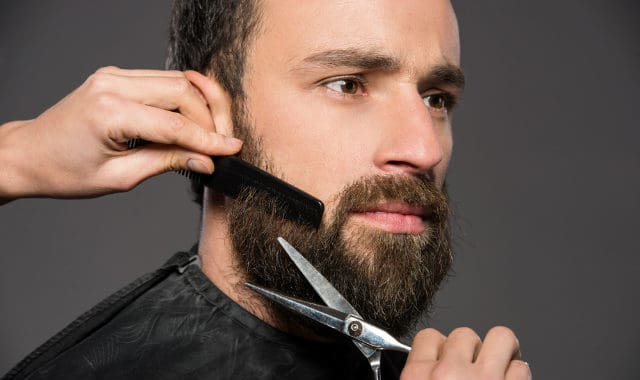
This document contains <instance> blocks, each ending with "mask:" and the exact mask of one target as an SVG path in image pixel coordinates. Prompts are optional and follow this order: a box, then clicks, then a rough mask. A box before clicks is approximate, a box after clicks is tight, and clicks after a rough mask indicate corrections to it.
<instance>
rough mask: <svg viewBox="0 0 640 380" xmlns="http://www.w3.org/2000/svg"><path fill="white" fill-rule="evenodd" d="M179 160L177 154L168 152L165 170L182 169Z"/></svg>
mask: <svg viewBox="0 0 640 380" xmlns="http://www.w3.org/2000/svg"><path fill="white" fill-rule="evenodd" d="M181 162H182V160H181V158H180V156H179V155H178V153H177V152H170V153H169V154H168V155H167V161H166V164H165V166H166V168H167V170H179V169H182V165H181Z"/></svg>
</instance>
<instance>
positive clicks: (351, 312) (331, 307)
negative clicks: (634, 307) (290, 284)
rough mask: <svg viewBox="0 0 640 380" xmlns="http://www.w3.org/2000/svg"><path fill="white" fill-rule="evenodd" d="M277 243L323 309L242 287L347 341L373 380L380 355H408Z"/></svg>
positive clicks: (284, 245)
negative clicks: (366, 364)
mask: <svg viewBox="0 0 640 380" xmlns="http://www.w3.org/2000/svg"><path fill="white" fill-rule="evenodd" d="M278 243H280V245H281V246H282V248H284V250H285V251H286V252H287V254H288V255H289V257H290V258H291V260H292V261H293V263H294V264H295V265H296V266H297V267H298V269H299V270H300V272H302V274H303V275H304V277H305V278H306V279H307V281H309V284H311V286H312V287H313V289H314V290H315V291H316V293H318V295H319V296H320V298H321V299H322V301H324V303H325V304H326V305H327V306H324V305H318V304H315V303H311V302H307V301H303V300H300V299H297V298H293V297H289V296H286V295H284V294H282V293H279V292H276V291H273V290H269V289H265V288H262V287H260V286H257V285H253V284H250V283H246V284H245V285H246V286H247V287H249V288H250V289H252V290H253V291H255V292H257V293H259V294H261V295H263V296H264V297H266V298H268V299H270V300H272V301H274V302H276V303H278V304H280V305H282V306H284V307H286V308H287V309H289V310H292V311H294V312H296V313H298V314H301V315H304V316H306V317H308V318H311V319H313V320H314V321H316V322H318V323H320V324H322V325H324V326H327V327H330V328H332V329H334V330H337V331H339V332H340V333H342V334H344V335H346V336H348V337H349V338H351V340H352V342H353V344H355V345H356V347H357V348H358V349H359V350H360V352H361V353H362V354H363V355H364V356H365V357H366V358H367V360H368V361H369V365H370V366H371V371H372V372H373V379H374V380H381V374H380V356H381V352H382V351H383V350H393V351H401V352H407V353H408V352H409V351H411V347H409V346H407V345H404V344H402V343H400V342H399V341H398V340H397V339H395V338H394V337H393V336H391V334H389V333H388V332H386V331H384V330H383V329H381V328H379V327H376V326H374V325H372V324H370V323H368V322H366V321H365V320H363V319H362V316H360V314H359V313H358V311H357V310H356V309H355V308H354V307H353V306H351V304H350V303H349V302H348V301H347V300H346V299H345V298H344V297H343V296H342V295H341V294H340V293H339V292H338V291H337V290H336V289H335V288H334V287H333V285H331V283H330V282H329V281H328V280H327V279H326V278H325V277H324V276H323V275H322V274H321V273H320V272H318V270H317V269H316V268H314V267H313V265H311V263H309V262H308V261H307V259H305V258H304V257H303V256H302V255H301V254H300V252H298V251H297V250H296V249H295V248H293V246H292V245H291V244H289V242H287V241H286V240H284V239H283V238H282V237H279V238H278Z"/></svg>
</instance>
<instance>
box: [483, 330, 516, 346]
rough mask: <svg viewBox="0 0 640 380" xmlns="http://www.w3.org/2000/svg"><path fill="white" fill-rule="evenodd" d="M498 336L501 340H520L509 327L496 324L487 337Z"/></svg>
mask: <svg viewBox="0 0 640 380" xmlns="http://www.w3.org/2000/svg"><path fill="white" fill-rule="evenodd" d="M489 336H491V337H492V338H497V339H499V340H501V341H516V342H517V341H518V338H517V337H516V334H515V333H514V332H513V330H511V329H510V328H508V327H505V326H495V327H492V328H491V329H490V330H489V331H488V332H487V337H489Z"/></svg>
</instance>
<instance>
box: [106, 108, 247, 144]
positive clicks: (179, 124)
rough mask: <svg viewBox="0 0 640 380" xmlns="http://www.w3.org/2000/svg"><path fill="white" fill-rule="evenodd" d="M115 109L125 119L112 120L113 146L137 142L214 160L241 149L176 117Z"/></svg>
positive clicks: (156, 111) (167, 113)
mask: <svg viewBox="0 0 640 380" xmlns="http://www.w3.org/2000/svg"><path fill="white" fill-rule="evenodd" d="M118 107H119V108H121V109H124V110H125V112H123V114H126V118H125V117H121V118H117V117H116V118H114V119H112V121H111V123H112V125H111V126H110V127H109V131H108V132H107V136H108V137H109V138H110V139H111V140H113V141H115V142H117V143H124V142H126V141H127V140H129V139H134V138H141V139H144V140H147V141H151V142H155V143H160V144H169V145H177V146H179V147H182V148H185V149H188V150H191V151H194V152H199V153H203V154H207V155H216V156H224V155H231V154H235V153H237V152H238V151H239V150H240V148H241V147H242V141H240V140H238V139H235V138H233V137H227V136H224V135H221V134H218V133H215V132H213V131H210V130H206V129H204V128H201V127H200V126H198V124H196V123H195V122H193V121H191V120H190V119H188V118H186V117H185V116H183V115H181V114H179V113H175V112H170V111H165V110H162V109H159V108H154V107H149V106H144V105H140V104H136V103H130V102H129V103H126V102H125V103H121V104H119V105H118ZM143 108H144V109H143Z"/></svg>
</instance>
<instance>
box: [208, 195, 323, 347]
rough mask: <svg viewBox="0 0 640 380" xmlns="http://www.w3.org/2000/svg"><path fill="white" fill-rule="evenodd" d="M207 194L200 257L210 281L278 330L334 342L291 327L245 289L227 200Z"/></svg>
mask: <svg viewBox="0 0 640 380" xmlns="http://www.w3.org/2000/svg"><path fill="white" fill-rule="evenodd" d="M208 192H209V191H208V190H207V191H206V192H205V196H204V199H205V201H204V205H203V212H202V230H201V231H200V243H199V247H198V254H199V255H200V259H201V262H202V271H203V272H204V274H205V275H206V276H207V277H208V278H209V280H211V282H213V284H214V285H215V286H216V287H217V288H218V289H220V291H222V292H223V293H224V294H225V295H226V296H227V297H229V298H231V300H233V301H234V302H235V303H237V304H238V305H240V307H242V308H243V309H245V310H246V311H248V312H249V313H251V314H253V315H254V316H256V317H257V318H259V319H261V320H262V321H264V322H265V323H267V324H268V325H270V326H272V327H274V328H276V329H278V330H281V331H284V332H286V333H289V334H293V335H297V336H301V337H306V338H310V339H313V340H320V341H330V340H333V339H334V338H331V337H330V336H329V337H327V336H325V334H318V333H317V331H316V329H313V328H309V326H307V324H306V323H288V322H287V318H280V317H283V316H280V317H279V316H278V314H277V313H274V312H273V311H272V309H271V307H270V305H269V304H268V303H267V302H266V301H265V300H264V299H263V298H261V297H260V296H259V295H258V294H256V293H254V292H253V291H251V290H250V289H249V288H247V287H246V286H244V283H245V282H246V277H245V275H244V274H243V273H242V270H241V269H240V268H241V266H240V265H239V263H238V261H237V256H236V255H235V254H234V253H233V244H232V241H231V237H230V233H229V224H228V222H227V216H226V209H225V200H224V197H223V196H221V195H218V194H215V195H214V196H211V195H210V194H208Z"/></svg>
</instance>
